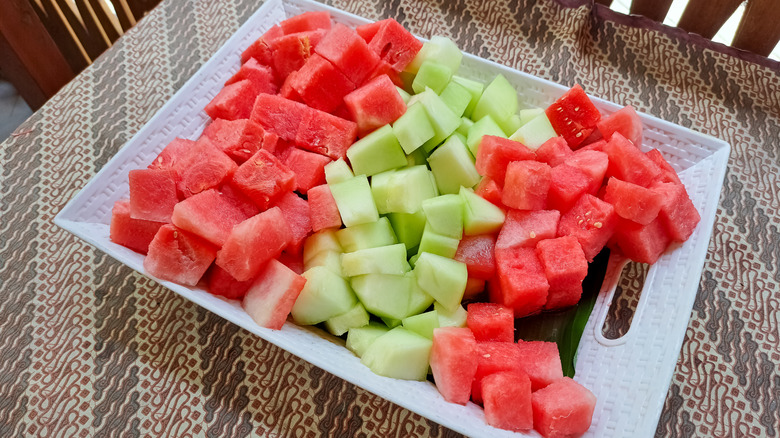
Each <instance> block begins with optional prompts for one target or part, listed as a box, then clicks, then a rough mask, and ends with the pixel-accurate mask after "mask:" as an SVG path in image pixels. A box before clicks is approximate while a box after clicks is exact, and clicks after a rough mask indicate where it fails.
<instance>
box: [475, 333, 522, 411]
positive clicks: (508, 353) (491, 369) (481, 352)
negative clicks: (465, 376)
mask: <svg viewBox="0 0 780 438" xmlns="http://www.w3.org/2000/svg"><path fill="white" fill-rule="evenodd" d="M521 361H522V355H521V352H520V350H519V349H518V348H517V345H516V344H515V343H514V342H477V371H476V373H475V374H474V380H473V382H472V383H471V400H472V401H473V402H474V403H478V404H482V402H483V399H482V380H483V379H484V378H485V377H487V376H489V375H491V374H495V373H500V372H502V371H516V372H522V371H523V370H522V368H521V367H520V363H521Z"/></svg>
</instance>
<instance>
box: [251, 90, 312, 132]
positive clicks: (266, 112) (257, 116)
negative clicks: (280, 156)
mask: <svg viewBox="0 0 780 438" xmlns="http://www.w3.org/2000/svg"><path fill="white" fill-rule="evenodd" d="M312 111H314V110H313V109H311V108H309V107H307V106H306V105H304V104H302V103H300V102H294V101H292V100H289V99H285V98H284V97H282V96H273V95H270V94H260V95H259V96H257V100H255V104H254V107H253V109H252V114H251V117H250V119H251V120H253V121H255V122H257V123H259V124H260V125H261V126H262V127H263V128H265V129H267V130H269V131H271V132H274V133H276V135H278V136H279V138H280V139H282V140H285V141H294V140H295V137H296V135H297V134H298V128H299V127H300V125H301V121H303V119H304V118H306V117H308V116H309V115H310V113H311V112H312Z"/></svg>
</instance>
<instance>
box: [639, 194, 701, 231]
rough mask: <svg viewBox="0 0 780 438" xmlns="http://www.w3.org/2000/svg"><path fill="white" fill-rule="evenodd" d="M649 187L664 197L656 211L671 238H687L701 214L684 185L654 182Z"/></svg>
mask: <svg viewBox="0 0 780 438" xmlns="http://www.w3.org/2000/svg"><path fill="white" fill-rule="evenodd" d="M650 188H651V189H652V190H653V191H654V192H656V193H659V194H661V196H663V198H664V200H663V205H662V206H661V210H660V211H659V212H658V218H659V219H660V220H661V223H662V224H663V226H664V228H666V231H667V232H668V233H669V235H670V236H671V238H672V240H674V241H678V242H684V241H686V240H688V238H689V237H691V234H693V230H695V229H696V225H698V223H699V221H700V220H701V216H699V212H698V211H697V210H696V207H695V206H694V205H693V201H691V198H690V196H688V191H687V190H685V186H684V185H682V184H673V183H656V184H654V185H652V186H651V187H650Z"/></svg>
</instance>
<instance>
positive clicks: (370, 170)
mask: <svg viewBox="0 0 780 438" xmlns="http://www.w3.org/2000/svg"><path fill="white" fill-rule="evenodd" d="M347 158H349V163H350V164H352V171H353V172H355V175H368V176H371V175H376V174H377V173H380V172H384V171H386V170H390V169H395V168H398V167H403V166H405V165H406V154H404V150H403V149H401V145H400V144H398V139H397V138H396V137H395V134H393V128H392V127H390V125H385V126H382V127H381V128H378V129H377V130H375V131H373V132H372V133H370V134H368V135H366V136H365V137H363V138H361V139H360V140H358V141H356V142H355V143H353V144H352V146H350V147H349V149H347Z"/></svg>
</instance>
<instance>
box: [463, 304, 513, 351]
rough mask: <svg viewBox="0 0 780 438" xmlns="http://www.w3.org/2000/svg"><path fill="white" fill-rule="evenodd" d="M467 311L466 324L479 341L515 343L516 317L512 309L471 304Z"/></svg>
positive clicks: (496, 305)
mask: <svg viewBox="0 0 780 438" xmlns="http://www.w3.org/2000/svg"><path fill="white" fill-rule="evenodd" d="M466 310H468V315H467V317H466V324H467V325H468V327H469V329H471V331H472V332H473V333H474V338H475V339H476V340H477V341H479V342H514V341H515V315H514V312H512V309H510V308H508V307H504V306H502V305H500V304H495V303H471V304H469V305H468V308H467V309H466Z"/></svg>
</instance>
